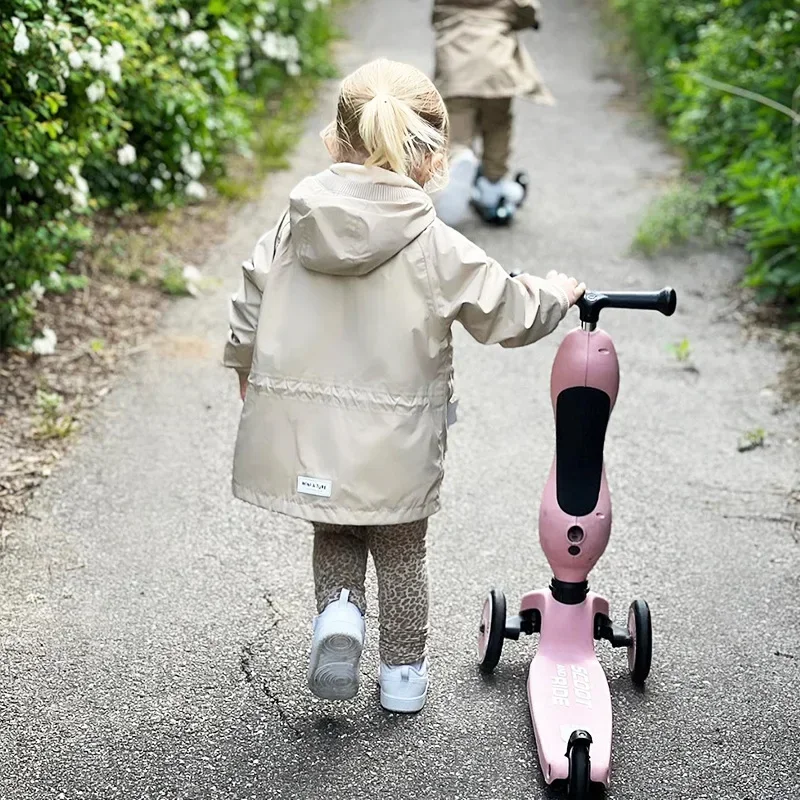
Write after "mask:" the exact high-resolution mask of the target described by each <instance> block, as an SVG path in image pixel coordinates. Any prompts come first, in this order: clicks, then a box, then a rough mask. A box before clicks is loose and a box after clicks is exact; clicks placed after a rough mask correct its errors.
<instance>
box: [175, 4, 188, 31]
mask: <svg viewBox="0 0 800 800" xmlns="http://www.w3.org/2000/svg"><path fill="white" fill-rule="evenodd" d="M173 20H174V22H175V24H176V25H177V27H179V28H188V27H189V23H190V22H191V21H192V18H191V17H190V16H189V12H188V11H187V10H186V9H185V8H179V9H178V10H177V11H176V12H175V14H174V16H173Z"/></svg>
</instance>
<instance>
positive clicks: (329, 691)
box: [308, 633, 363, 700]
mask: <svg viewBox="0 0 800 800" xmlns="http://www.w3.org/2000/svg"><path fill="white" fill-rule="evenodd" d="M362 647H363V644H362V643H361V641H360V640H359V639H358V638H356V637H354V636H350V635H348V634H346V633H332V634H330V635H329V636H326V637H325V638H324V639H322V640H321V641H320V642H319V643H318V644H317V645H316V647H314V650H313V652H312V654H311V664H310V665H309V670H308V688H309V689H311V691H312V692H313V693H314V694H315V695H316V696H317V697H320V698H322V699H323V700H352V698H354V697H355V696H356V694H357V693H358V681H359V670H358V664H359V661H360V659H361V650H362Z"/></svg>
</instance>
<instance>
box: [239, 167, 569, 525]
mask: <svg viewBox="0 0 800 800" xmlns="http://www.w3.org/2000/svg"><path fill="white" fill-rule="evenodd" d="M243 271H244V274H243V280H242V283H241V286H240V288H239V290H238V292H237V293H236V294H235V295H234V296H233V298H232V301H231V307H230V332H229V337H228V344H227V346H226V348H225V358H224V362H225V364H226V366H229V367H233V368H235V369H237V370H239V371H240V372H245V371H246V372H248V373H249V383H248V389H247V395H246V398H245V403H244V408H243V410H242V417H241V421H240V424H239V434H238V437H237V441H236V452H235V457H234V469H233V491H234V494H235V495H236V496H237V497H239V498H241V499H242V500H246V501H248V502H250V503H254V504H256V505H259V506H262V507H263V508H267V509H271V510H273V511H279V512H282V513H284V514H288V515H290V516H293V517H300V518H302V519H306V520H312V521H318V522H331V523H337V524H351V525H375V524H394V523H400V522H410V521H412V520H417V519H421V518H423V517H427V516H429V515H431V514H433V513H434V512H436V511H438V509H439V487H440V485H441V482H442V475H443V461H444V454H445V446H446V436H447V416H448V402H449V401H450V400H451V398H452V374H453V367H452V363H453V362H452V358H453V350H452V342H451V333H450V328H451V326H452V324H453V323H454V322H455V321H456V320H457V321H459V322H460V323H461V324H462V325H463V326H464V327H465V328H466V329H467V330H468V331H469V332H470V333H471V334H472V336H473V337H474V338H475V339H477V340H478V341H479V342H484V343H487V344H489V343H495V342H496V343H500V344H502V345H504V346H506V347H519V346H521V345H526V344H530V343H531V342H535V341H536V340H537V339H539V338H541V337H543V336H545V335H547V334H548V333H550V332H551V331H552V330H553V329H554V328H555V327H556V326H557V325H558V323H559V322H560V321H561V319H562V318H563V317H564V315H565V314H566V312H567V305H568V301H567V297H566V295H565V294H564V292H563V291H562V290H561V289H560V287H558V286H556V285H554V284H553V283H551V282H549V281H546V280H543V279H540V278H535V277H533V276H531V275H525V274H523V275H520V276H519V277H517V278H511V277H509V276H508V274H506V272H505V271H504V270H503V268H502V267H500V265H499V264H497V263H496V262H495V261H493V260H492V259H490V258H488V257H487V255H486V254H485V253H484V252H483V251H482V250H481V249H480V248H479V247H477V246H476V245H474V244H472V243H471V242H469V241H468V240H467V239H465V238H464V237H463V236H461V235H460V234H459V233H456V232H455V231H454V230H452V229H451V228H448V227H447V226H446V225H445V224H444V223H442V222H441V221H440V220H438V219H437V218H436V214H435V212H434V209H433V205H432V203H431V200H430V198H429V197H428V195H427V194H426V193H425V192H424V191H423V190H422V189H421V188H420V187H419V186H418V185H417V184H416V183H414V182H413V181H412V180H410V179H409V178H405V177H402V176H399V175H396V174H395V173H393V172H388V171H386V170H383V169H379V168H377V167H369V168H368V167H362V166H357V165H354V164H338V165H335V166H333V167H332V168H331V169H329V170H327V171H325V172H323V173H320V174H319V175H315V176H313V177H311V178H307V179H305V180H304V181H302V182H301V183H300V184H299V185H298V186H297V187H296V188H295V189H294V191H293V192H292V194H291V198H290V207H289V210H288V211H287V213H286V214H285V215H284V217H283V218H282V219H281V221H280V222H279V224H278V225H277V226H276V227H275V228H273V229H272V230H271V231H270V232H269V233H267V234H265V235H264V236H263V237H262V238H261V240H260V241H259V242H258V244H257V245H256V248H255V252H254V253H253V257H252V259H251V260H249V261H246V262H245V263H244V265H243Z"/></svg>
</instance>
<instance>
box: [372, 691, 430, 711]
mask: <svg viewBox="0 0 800 800" xmlns="http://www.w3.org/2000/svg"><path fill="white" fill-rule="evenodd" d="M427 699H428V690H427V689H426V690H425V693H424V694H421V695H418V696H417V697H392V695H390V694H387V693H386V692H384V691H383V689H381V705H382V706H383V708H384V709H385V710H386V711H397V712H399V713H401V714H413V713H415V712H417V711H422V708H423V706H424V705H425V701H426V700H427Z"/></svg>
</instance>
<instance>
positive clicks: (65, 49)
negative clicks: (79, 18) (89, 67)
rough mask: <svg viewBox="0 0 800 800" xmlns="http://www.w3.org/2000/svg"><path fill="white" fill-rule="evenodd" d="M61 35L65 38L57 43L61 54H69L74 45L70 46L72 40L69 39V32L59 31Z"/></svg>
mask: <svg viewBox="0 0 800 800" xmlns="http://www.w3.org/2000/svg"><path fill="white" fill-rule="evenodd" d="M61 33H62V34H66V37H65V38H64V39H62V40H61V41H60V42H59V43H58V46H59V47H60V48H61V52H62V53H71V52H72V51H73V50H74V49H75V45H74V44H72V39H70V38H69V31H64V30H63V29H61Z"/></svg>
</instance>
